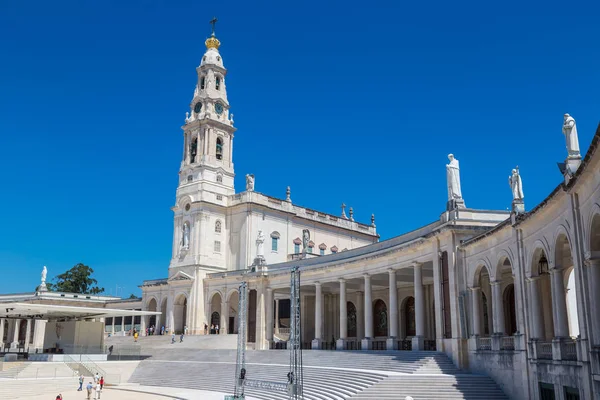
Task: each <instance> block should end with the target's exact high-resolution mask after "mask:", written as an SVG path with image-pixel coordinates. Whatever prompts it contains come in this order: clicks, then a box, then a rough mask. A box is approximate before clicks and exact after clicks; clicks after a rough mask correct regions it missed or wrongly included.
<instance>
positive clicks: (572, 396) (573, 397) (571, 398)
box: [564, 386, 580, 400]
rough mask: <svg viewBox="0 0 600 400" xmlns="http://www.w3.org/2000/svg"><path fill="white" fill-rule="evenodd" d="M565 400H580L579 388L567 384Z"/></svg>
mask: <svg viewBox="0 0 600 400" xmlns="http://www.w3.org/2000/svg"><path fill="white" fill-rule="evenodd" d="M564 388H565V400H579V399H580V397H579V389H577V388H574V387H569V386H565V387H564Z"/></svg>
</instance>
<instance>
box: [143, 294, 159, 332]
mask: <svg viewBox="0 0 600 400" xmlns="http://www.w3.org/2000/svg"><path fill="white" fill-rule="evenodd" d="M157 308H158V304H156V299H155V298H152V299H150V301H149V302H148V306H147V307H146V310H148V311H156V309H157ZM142 318H143V317H142ZM146 326H147V327H148V328H150V327H151V326H153V327H155V328H156V315H151V316H150V317H148V323H147V324H146Z"/></svg>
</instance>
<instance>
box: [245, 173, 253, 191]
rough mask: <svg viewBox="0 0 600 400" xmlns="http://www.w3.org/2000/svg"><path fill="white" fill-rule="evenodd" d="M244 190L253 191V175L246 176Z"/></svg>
mask: <svg viewBox="0 0 600 400" xmlns="http://www.w3.org/2000/svg"><path fill="white" fill-rule="evenodd" d="M246 190H247V191H249V192H252V191H254V174H246Z"/></svg>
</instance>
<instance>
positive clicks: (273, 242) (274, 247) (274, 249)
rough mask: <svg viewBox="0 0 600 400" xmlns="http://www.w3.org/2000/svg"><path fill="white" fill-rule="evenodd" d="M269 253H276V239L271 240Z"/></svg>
mask: <svg viewBox="0 0 600 400" xmlns="http://www.w3.org/2000/svg"><path fill="white" fill-rule="evenodd" d="M271 251H277V238H271Z"/></svg>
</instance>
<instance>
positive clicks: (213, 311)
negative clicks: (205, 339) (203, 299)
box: [209, 292, 222, 334]
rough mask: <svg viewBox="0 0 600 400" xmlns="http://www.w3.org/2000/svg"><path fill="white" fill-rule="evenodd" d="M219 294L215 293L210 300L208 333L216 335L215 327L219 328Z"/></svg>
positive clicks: (220, 311)
mask: <svg viewBox="0 0 600 400" xmlns="http://www.w3.org/2000/svg"><path fill="white" fill-rule="evenodd" d="M221 313H222V310H221V294H220V293H218V292H217V293H215V294H214V295H213V296H212V298H211V299H210V326H209V329H210V333H211V334H215V333H217V326H218V327H219V329H220V328H221Z"/></svg>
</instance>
